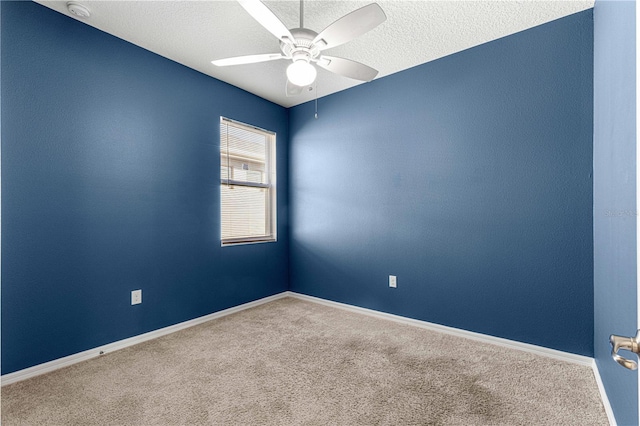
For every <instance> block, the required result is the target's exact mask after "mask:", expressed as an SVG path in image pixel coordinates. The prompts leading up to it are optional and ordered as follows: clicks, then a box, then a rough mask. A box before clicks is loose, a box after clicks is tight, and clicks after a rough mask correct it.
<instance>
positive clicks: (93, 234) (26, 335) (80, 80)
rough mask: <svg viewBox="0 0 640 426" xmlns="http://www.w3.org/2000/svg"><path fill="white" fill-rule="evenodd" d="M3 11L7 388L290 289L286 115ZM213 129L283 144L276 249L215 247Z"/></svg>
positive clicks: (54, 19)
mask: <svg viewBox="0 0 640 426" xmlns="http://www.w3.org/2000/svg"><path fill="white" fill-rule="evenodd" d="M0 7H1V8H2V22H1V31H2V35H1V38H2V62H1V64H2V72H1V78H2V97H1V100H2V210H3V211H2V266H3V268H2V344H3V351H2V373H3V374H6V373H10V372H13V371H16V370H20V369H23V368H26V367H29V366H33V365H35V364H39V363H43V362H46V361H49V360H52V359H56V358H59V357H63V356H66V355H69V354H73V353H76V352H79V351H83V350H86V349H89V348H93V347H96V346H99V345H102V344H106V343H110V342H113V341H117V340H120V339H124V338H127V337H130V336H134V335H138V334H141V333H144V332H147V331H150V330H154V329H157V328H161V327H164V326H168V325H171V324H175V323H178V322H181V321H185V320H188V319H191V318H195V317H199V316H202V315H205V314H208V313H211V312H215V311H218V310H221V309H224V308H228V307H230V306H235V305H238V304H241V303H244V302H248V301H251V300H255V299H258V298H261V297H264V296H269V295H272V294H274V293H279V292H282V291H284V290H286V289H287V288H288V235H287V232H288V224H287V220H286V218H287V206H288V197H287V191H286V187H287V170H288V167H287V159H288V153H287V141H288V133H287V132H288V112H287V110H286V109H284V108H281V107H279V106H277V105H275V104H272V103H270V102H267V101H265V100H262V99H259V98H257V97H255V96H253V95H251V94H248V93H247V92H244V91H241V90H239V89H237V88H234V87H232V86H229V85H227V84H224V83H222V82H219V81H216V80H214V79H212V78H210V77H207V76H205V75H202V74H200V73H198V72H196V71H193V70H190V69H187V68H185V67H183V66H181V65H179V64H177V63H174V62H172V61H169V60H167V59H164V58H162V57H159V56H157V55H154V54H152V53H150V52H148V51H145V50H143V49H141V48H138V47H136V46H134V45H132V44H129V43H127V42H124V41H122V40H119V39H117V38H115V37H112V36H110V35H108V34H106V33H103V32H100V31H98V30H95V29H93V28H91V27H89V26H87V25H85V24H83V23H79V22H76V21H75V20H73V19H70V18H68V17H65V16H63V15H61V14H58V13H57V12H53V11H51V10H49V9H47V8H45V7H43V6H40V5H38V4H35V3H33V2H4V1H3V2H0ZM221 115H224V116H226V117H229V118H233V119H236V120H240V121H244V122H248V123H251V124H254V125H257V126H260V127H263V128H266V129H269V130H273V131H275V132H277V135H278V142H279V143H278V159H277V161H278V165H279V170H278V183H279V185H280V186H281V190H280V191H279V192H278V209H279V212H278V213H279V214H278V217H279V224H278V236H279V241H278V242H277V243H270V244H259V245H253V246H238V247H225V248H224V249H223V248H221V247H220V235H219V233H220V231H219V226H220V225H219V204H220V201H219V154H218V149H219V142H218V141H219V130H218V126H219V117H220V116H221ZM138 288H141V289H142V290H143V303H142V305H139V306H131V305H130V291H131V290H134V289H138Z"/></svg>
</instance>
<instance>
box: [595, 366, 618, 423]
mask: <svg viewBox="0 0 640 426" xmlns="http://www.w3.org/2000/svg"><path fill="white" fill-rule="evenodd" d="M591 368H592V369H593V375H594V376H595V377H596V383H597V384H598V390H599V391H600V399H602V404H603V405H604V411H606V413H607V418H608V419H609V424H610V425H611V426H617V424H618V423H617V422H616V417H615V416H614V414H613V408H611V403H610V402H609V397H608V396H607V391H606V390H605V388H604V383H602V378H601V377H600V371H599V370H598V364H596V360H595V359H594V360H593V362H592V363H591Z"/></svg>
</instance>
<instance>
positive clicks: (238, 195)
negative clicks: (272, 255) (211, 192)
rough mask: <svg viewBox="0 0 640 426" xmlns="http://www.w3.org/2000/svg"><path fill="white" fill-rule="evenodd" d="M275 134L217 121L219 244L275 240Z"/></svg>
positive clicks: (225, 120) (226, 121)
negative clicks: (218, 133)
mask: <svg viewBox="0 0 640 426" xmlns="http://www.w3.org/2000/svg"><path fill="white" fill-rule="evenodd" d="M275 176H276V174H275V134H274V133H271V132H268V131H266V130H262V129H257V128H255V127H252V126H249V125H247V124H243V123H238V122H236V121H232V120H229V119H226V118H224V117H221V118H220V182H221V183H220V200H221V214H220V216H221V218H220V219H221V221H220V222H221V238H222V245H229V244H238V243H250V242H262V241H275V239H276V235H275V230H276V225H275V220H276V210H275V209H276V202H275V200H276V198H275Z"/></svg>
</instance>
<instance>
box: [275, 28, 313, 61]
mask: <svg viewBox="0 0 640 426" xmlns="http://www.w3.org/2000/svg"><path fill="white" fill-rule="evenodd" d="M289 31H290V32H291V35H292V36H293V37H294V39H293V44H290V43H284V42H282V41H281V42H280V50H282V53H283V54H284V55H285V56H286V57H287V58H293V57H301V56H303V55H304V56H307V57H308V60H309V61H310V60H312V59H315V58H317V57H318V55H319V54H320V50H319V49H318V48H317V47H316V46H315V45H314V44H313V40H314V39H315V38H316V36H317V35H318V33H316V32H315V31H312V30H310V29H307V28H294V29H291V30H289Z"/></svg>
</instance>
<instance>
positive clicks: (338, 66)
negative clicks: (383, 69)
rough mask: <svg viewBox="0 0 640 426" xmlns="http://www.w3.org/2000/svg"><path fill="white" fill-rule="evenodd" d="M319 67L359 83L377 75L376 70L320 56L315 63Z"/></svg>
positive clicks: (346, 60)
mask: <svg viewBox="0 0 640 426" xmlns="http://www.w3.org/2000/svg"><path fill="white" fill-rule="evenodd" d="M317 64H318V66H319V67H322V68H324V69H326V70H328V71H331V72H333V73H336V74H340V75H343V76H345V77H349V78H353V79H355V80H361V81H371V80H373V79H374V78H376V75H378V70H375V69H373V68H371V67H370V66H367V65H365V64H361V63H360V62H356V61H352V60H351V59H344V58H336V57H335V56H324V55H323V56H321V57H320V59H318V62H317Z"/></svg>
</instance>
